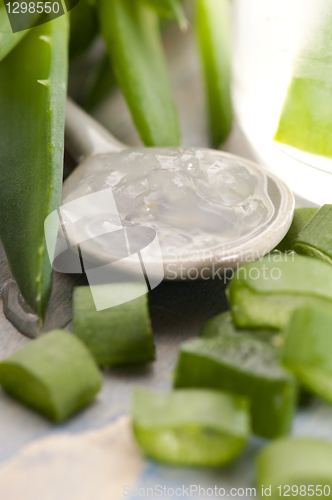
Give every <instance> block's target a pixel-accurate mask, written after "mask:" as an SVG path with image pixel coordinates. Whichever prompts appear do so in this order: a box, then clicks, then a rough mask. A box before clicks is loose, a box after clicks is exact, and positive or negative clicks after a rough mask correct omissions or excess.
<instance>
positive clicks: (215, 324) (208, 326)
mask: <svg viewBox="0 0 332 500" xmlns="http://www.w3.org/2000/svg"><path fill="white" fill-rule="evenodd" d="M224 333H247V334H249V335H253V336H255V338H257V339H259V340H263V341H266V342H270V343H272V344H273V345H274V344H275V343H277V344H279V342H278V340H277V337H278V335H277V334H276V331H275V330H264V329H262V330H253V329H250V330H249V329H247V330H245V329H241V330H237V329H236V327H235V325H234V323H233V318H232V313H231V312H230V311H227V312H224V313H221V314H218V315H217V316H215V317H214V318H211V319H210V320H209V321H207V322H206V323H205V324H204V325H203V327H202V329H201V331H200V332H199V335H200V337H204V338H211V337H216V336H217V335H223V334H224Z"/></svg>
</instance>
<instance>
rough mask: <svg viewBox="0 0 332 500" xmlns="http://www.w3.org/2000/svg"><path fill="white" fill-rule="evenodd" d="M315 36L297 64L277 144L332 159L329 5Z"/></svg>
mask: <svg viewBox="0 0 332 500" xmlns="http://www.w3.org/2000/svg"><path fill="white" fill-rule="evenodd" d="M320 15H321V22H320V23H319V24H318V26H316V27H315V31H314V32H311V33H310V32H309V33H308V31H307V30H305V31H304V34H305V42H306V45H305V47H304V48H303V49H302V51H301V52H300V54H299V55H298V57H297V59H296V60H295V63H294V75H293V78H292V81H291V83H290V86H289V88H288V91H287V95H286V99H285V102H284V106H283V109H282V112H281V117H280V121H279V125H278V130H277V133H276V135H275V140H276V141H279V142H282V143H284V144H288V145H290V146H293V147H295V148H297V149H300V150H301V151H306V152H308V153H312V154H316V155H321V156H326V157H331V156H332V141H331V134H332V83H331V70H332V58H331V56H332V35H331V21H332V10H331V6H330V5H329V3H328V2H327V3H326V11H325V12H322V13H321V14H320Z"/></svg>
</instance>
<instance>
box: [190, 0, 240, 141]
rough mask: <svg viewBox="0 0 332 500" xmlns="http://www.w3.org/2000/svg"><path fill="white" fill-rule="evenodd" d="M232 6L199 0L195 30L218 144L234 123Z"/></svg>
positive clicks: (222, 0)
mask: <svg viewBox="0 0 332 500" xmlns="http://www.w3.org/2000/svg"><path fill="white" fill-rule="evenodd" d="M230 9H231V2H230V0H196V30H197V34H198V41H199V45H200V51H201V55H202V62H203V70H204V75H205V83H206V90H207V100H208V105H209V114H210V127H211V132H212V139H213V144H214V145H215V146H216V147H218V146H220V144H222V143H223V142H224V141H225V140H226V139H227V136H228V135H229V133H230V131H231V129H232V123H233V108H232V102H231V10H230Z"/></svg>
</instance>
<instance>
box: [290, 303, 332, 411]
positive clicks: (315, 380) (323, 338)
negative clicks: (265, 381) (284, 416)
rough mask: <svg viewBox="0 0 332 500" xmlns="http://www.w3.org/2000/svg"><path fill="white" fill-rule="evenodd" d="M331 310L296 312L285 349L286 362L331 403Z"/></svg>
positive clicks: (299, 377) (312, 390)
mask: <svg viewBox="0 0 332 500" xmlns="http://www.w3.org/2000/svg"><path fill="white" fill-rule="evenodd" d="M331 331H332V311H325V310H322V309H310V308H303V309H298V310H296V311H295V312H294V314H293V316H292V319H291V321H290V323H289V328H288V330H287V335H286V338H285V343H284V346H283V355H282V356H283V363H284V364H285V366H287V368H288V369H289V370H291V371H292V372H293V373H294V375H295V376H296V377H297V378H298V380H299V381H300V382H301V383H302V384H303V385H304V386H305V387H306V388H307V389H309V390H310V391H311V392H313V393H314V394H317V395H318V396H320V397H322V398H323V399H325V400H326V401H328V402H329V403H332V335H331Z"/></svg>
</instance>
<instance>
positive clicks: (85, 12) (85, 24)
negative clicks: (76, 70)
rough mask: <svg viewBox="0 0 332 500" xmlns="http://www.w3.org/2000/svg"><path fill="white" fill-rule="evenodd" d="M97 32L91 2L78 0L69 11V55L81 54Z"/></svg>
mask: <svg viewBox="0 0 332 500" xmlns="http://www.w3.org/2000/svg"><path fill="white" fill-rule="evenodd" d="M97 33H98V16H97V11H96V8H95V6H94V5H93V3H91V1H89V0H80V1H79V3H78V5H76V6H75V7H74V8H73V9H72V10H71V11H70V39H69V57H70V59H74V58H76V57H79V56H80V55H82V54H83V53H84V52H85V51H86V50H87V49H88V48H89V47H90V45H91V43H92V41H93V40H94V38H95V36H96V35H97Z"/></svg>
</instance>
